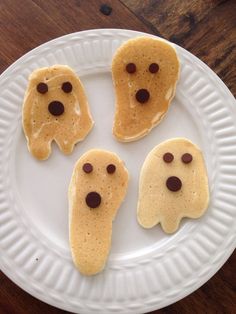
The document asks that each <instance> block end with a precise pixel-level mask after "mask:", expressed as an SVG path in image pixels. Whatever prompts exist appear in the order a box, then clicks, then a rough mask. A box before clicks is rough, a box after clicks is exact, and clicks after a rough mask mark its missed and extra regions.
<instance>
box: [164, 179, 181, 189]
mask: <svg viewBox="0 0 236 314" xmlns="http://www.w3.org/2000/svg"><path fill="white" fill-rule="evenodd" d="M166 186H167V188H168V189H169V190H170V191H172V192H177V191H179V190H180V189H181V187H182V181H181V180H180V178H178V177H174V176H172V177H169V178H168V179H167V180H166Z"/></svg>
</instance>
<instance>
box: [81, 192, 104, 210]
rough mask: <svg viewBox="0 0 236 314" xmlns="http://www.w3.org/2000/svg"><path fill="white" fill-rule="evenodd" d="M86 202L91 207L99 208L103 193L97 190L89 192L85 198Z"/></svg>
mask: <svg viewBox="0 0 236 314" xmlns="http://www.w3.org/2000/svg"><path fill="white" fill-rule="evenodd" d="M85 201H86V204H87V205H88V207H90V208H97V207H99V205H100V204H101V201H102V198H101V195H100V194H99V193H97V192H89V193H88V194H87V196H86V198H85Z"/></svg>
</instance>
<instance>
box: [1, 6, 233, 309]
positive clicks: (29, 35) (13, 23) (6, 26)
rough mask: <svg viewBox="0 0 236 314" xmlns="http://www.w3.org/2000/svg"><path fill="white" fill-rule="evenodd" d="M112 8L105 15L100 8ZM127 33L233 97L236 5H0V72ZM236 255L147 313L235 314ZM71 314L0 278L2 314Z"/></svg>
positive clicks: (2, 277)
mask: <svg viewBox="0 0 236 314" xmlns="http://www.w3.org/2000/svg"><path fill="white" fill-rule="evenodd" d="M102 4H107V5H108V6H110V7H111V8H112V12H111V14H110V15H105V14H103V13H101V12H100V6H101V5H102ZM94 28H124V29H133V30H138V31H143V32H147V33H151V34H155V35H158V36H162V37H164V38H166V39H168V40H170V41H172V42H175V43H177V44H179V45H180V46H182V47H184V48H186V49H188V50H189V51H190V52H192V53H193V54H195V55H196V56H197V57H199V58H200V59H201V60H202V61H204V62H205V63H206V64H208V65H209V67H210V68H211V69H212V70H214V71H215V72H216V73H217V74H218V76H219V77H220V78H221V79H222V80H223V81H224V83H225V84H226V85H227V86H228V88H229V89H230V90H231V92H232V93H233V94H234V95H236V49H235V47H236V1H234V0H228V1H225V0H224V1H219V0H193V1H188V0H182V1H181V0H156V1H155V0H146V1H145V0H144V1H142V0H113V1H112V0H107V1H106V0H104V1H102V0H92V1H85V0H84V1H76V0H47V1H46V0H44V1H43V0H22V1H20V0H1V1H0V72H2V71H4V70H5V69H6V68H7V67H8V66H9V65H10V64H11V63H12V62H14V61H15V60H17V59H18V58H19V57H21V56H22V55H23V54H25V53H26V52H28V51H30V50H31V49H32V48H34V47H37V46H38V45H40V44H42V43H45V42H46V41H48V40H50V39H53V38H56V37H58V36H62V35H65V34H68V33H71V32H76V31H81V30H86V29H94ZM235 264H236V253H235V252H234V253H233V255H231V257H230V258H229V259H228V261H227V262H226V263H225V265H224V266H223V267H222V268H221V269H220V270H219V271H218V272H217V274H216V275H215V276H213V277H212V278H211V279H210V280H209V281H208V282H207V283H206V284H204V285H203V286H202V287H201V288H200V289H198V290H197V291H195V292H194V293H192V294H191V295H189V296H188V297H186V298H184V299H183V300H181V301H179V302H177V303H175V304H173V305H170V306H168V307H166V308H164V309H161V310H158V311H155V312H152V313H236V301H235V300H236V295H235V290H236V276H235V269H233V267H235V266H233V265H235ZM2 313H4V314H5V313H9V314H14V313H17V314H19V313H25V314H27V313H34V314H37V313H38V314H41V313H44V314H45V313H50V314H52V313H58V314H59V313H68V312H65V311H62V310H59V309H56V308H54V307H52V306H49V305H47V304H45V303H43V302H41V301H39V300H37V299H35V298H34V297H32V296H30V295H29V294H27V293H26V292H24V291H23V290H22V289H20V288H18V287H17V286H16V285H15V284H14V283H13V282H12V281H10V280H9V279H8V278H7V277H6V276H5V275H4V274H3V273H1V272H0V314H2Z"/></svg>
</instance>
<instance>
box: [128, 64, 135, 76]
mask: <svg viewBox="0 0 236 314" xmlns="http://www.w3.org/2000/svg"><path fill="white" fill-rule="evenodd" d="M126 71H127V72H128V73H130V74H133V73H135V72H136V65H135V64H134V63H128V64H127V65H126Z"/></svg>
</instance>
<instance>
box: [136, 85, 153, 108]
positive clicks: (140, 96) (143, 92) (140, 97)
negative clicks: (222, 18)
mask: <svg viewBox="0 0 236 314" xmlns="http://www.w3.org/2000/svg"><path fill="white" fill-rule="evenodd" d="M149 97H150V94H149V91H148V90H147V89H144V88H142V89H139V90H138V91H137V93H136V99H137V101H138V102H140V103H141V104H144V103H145V102H147V101H148V99H149Z"/></svg>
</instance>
